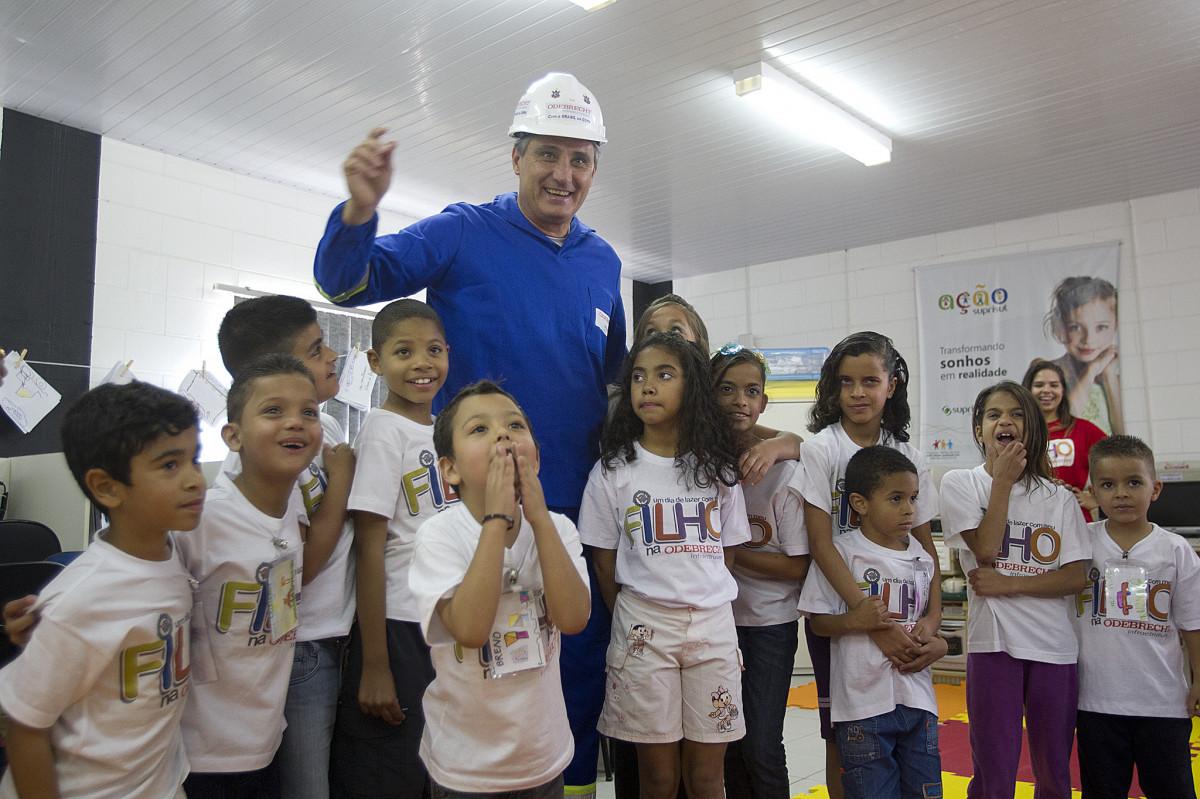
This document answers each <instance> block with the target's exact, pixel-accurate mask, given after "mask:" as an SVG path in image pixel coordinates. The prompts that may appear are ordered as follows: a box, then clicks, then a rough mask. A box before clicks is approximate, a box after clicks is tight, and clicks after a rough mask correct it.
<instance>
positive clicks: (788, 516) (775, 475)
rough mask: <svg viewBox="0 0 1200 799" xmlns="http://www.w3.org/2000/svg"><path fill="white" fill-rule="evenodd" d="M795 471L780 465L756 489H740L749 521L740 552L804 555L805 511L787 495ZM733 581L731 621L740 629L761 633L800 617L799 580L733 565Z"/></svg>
mask: <svg viewBox="0 0 1200 799" xmlns="http://www.w3.org/2000/svg"><path fill="white" fill-rule="evenodd" d="M799 465H800V464H799V461H780V462H779V463H777V464H775V465H774V466H772V467H771V469H770V470H769V471H768V472H767V475H766V477H764V478H763V479H762V480H760V481H759V483H758V485H755V486H752V485H749V484H747V485H743V486H742V493H743V494H744V495H745V499H746V510H747V512H748V513H749V516H750V540H749V541H747V542H746V543H744V544H742V549H750V550H754V551H756V552H775V553H779V552H782V553H783V554H785V555H806V554H808V536H807V535H806V534H805V532H804V507H803V505H802V504H801V502H800V498H799V497H797V496H796V494H795V493H793V492H791V491H789V490H788V483H789V482H790V481H791V479H792V473H793V472H795V471H796V468H797V467H798V466H799ZM739 551H740V550H739ZM733 578H734V579H735V580H737V584H738V595H737V598H736V599H734V600H733V619H734V622H735V623H736V624H738V625H739V626H743V627H765V626H767V625H771V624H784V623H785V622H789V621H795V620H796V619H798V618H799V617H800V612H799V611H798V610H796V600H798V599H799V598H800V581H799V580H786V579H781V578H779V577H767V576H766V575H764V574H759V573H758V572H755V571H751V570H750V569H747V568H744V567H742V566H738V565H736V564H735V565H734V567H733Z"/></svg>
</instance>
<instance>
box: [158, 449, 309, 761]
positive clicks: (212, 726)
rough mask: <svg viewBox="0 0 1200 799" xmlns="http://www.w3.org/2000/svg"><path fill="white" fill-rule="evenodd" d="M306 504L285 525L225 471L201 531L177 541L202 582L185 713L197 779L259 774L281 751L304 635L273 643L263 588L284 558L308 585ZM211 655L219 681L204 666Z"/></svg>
mask: <svg viewBox="0 0 1200 799" xmlns="http://www.w3.org/2000/svg"><path fill="white" fill-rule="evenodd" d="M299 497H300V495H299V494H298V493H296V492H293V493H292V496H291V501H290V502H289V504H288V508H287V510H286V511H285V512H284V514H283V518H280V519H276V518H274V517H271V516H268V515H267V514H265V513H263V512H262V511H260V510H258V509H257V508H255V507H254V506H253V505H251V504H250V500H248V499H246V497H245V496H244V495H243V494H242V492H241V491H240V490H238V487H237V486H236V485H234V484H233V481H232V480H231V479H230V478H229V475H228V474H225V473H222V474H220V475H218V476H217V479H216V481H215V482H214V483H213V487H212V488H210V489H209V490H208V494H207V496H206V498H205V501H204V513H203V515H202V516H201V517H200V526H199V527H197V528H196V530H195V531H194V532H191V533H187V534H182V535H179V536H177V537H176V539H175V540H176V545H177V546H178V547H179V550H180V552H181V553H182V554H183V560H184V563H186V564H187V568H188V571H189V572H191V574H192V577H193V578H195V579H196V580H198V581H199V583H200V585H199V587H198V588H197V590H196V608H195V612H194V615H195V628H196V630H197V632H198V634H196V635H194V636H193V648H192V664H193V671H194V673H193V675H192V698H191V700H190V701H189V702H188V705H187V709H186V711H185V712H184V714H183V740H184V743H185V745H186V746H187V753H188V759H189V760H190V761H191V763H192V770H193V771H197V772H203V773H218V772H243V771H254V770H256V769H260V768H263V767H264V766H266V765H267V764H269V763H270V762H271V758H272V757H274V756H275V750H276V749H277V748H278V747H279V740H280V738H281V737H282V736H283V727H284V721H283V702H284V699H285V698H286V696H287V689H288V681H289V680H290V678H291V669H292V652H293V650H294V649H295V641H296V632H295V630H293V631H292V632H290V633H288V634H287V635H285V636H283V637H282V638H281V639H279V640H278V641H272V640H271V638H272V633H271V631H270V629H268V627H269V625H268V621H269V616H268V612H267V610H268V604H269V600H268V594H267V589H266V586H265V582H264V581H265V580H266V569H267V568H268V566H269V564H271V563H272V562H273V561H275V560H276V559H277V558H279V557H280V556H281V555H294V556H295V561H296V562H295V578H296V580H297V581H299V579H300V573H301V569H302V567H303V558H304V547H303V545H302V542H301V539H300V522H299V519H303V518H306V514H305V513H304V506H303V505H302V504H301V503H300V499H299ZM209 653H211V662H212V663H213V666H214V667H215V675H214V674H210V673H209V669H208V668H206V667H205V666H204V664H205V663H206V662H208V658H209ZM213 676H215V678H216V679H215V681H208V679H209V678H210V677H213Z"/></svg>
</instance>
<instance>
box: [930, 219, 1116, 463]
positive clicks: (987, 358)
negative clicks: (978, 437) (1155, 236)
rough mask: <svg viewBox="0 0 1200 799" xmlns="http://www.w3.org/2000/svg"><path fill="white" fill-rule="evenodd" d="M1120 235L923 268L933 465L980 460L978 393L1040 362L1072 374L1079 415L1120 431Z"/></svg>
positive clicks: (1070, 394) (1016, 377)
mask: <svg viewBox="0 0 1200 799" xmlns="http://www.w3.org/2000/svg"><path fill="white" fill-rule="evenodd" d="M1118 248H1119V243H1118V242H1110V243H1105V244H1102V245H1098V246H1097V245H1089V246H1086V247H1072V248H1070V249H1062V250H1048V251H1045V252H1031V253H1021V254H1019V255H1006V256H1000V257H996V258H984V259H979V260H974V261H963V262H959V263H954V264H939V265H937V266H922V267H917V269H916V287H917V326H918V332H919V336H920V359H921V361H920V363H921V451H922V452H924V453H925V455H926V457H928V458H929V462H930V465H933V466H941V467H944V468H965V467H971V466H975V465H976V464H979V463H982V461H983V459H982V457H981V456H980V455H979V450H978V449H976V447H975V439H974V435H973V431H972V429H971V407H972V405H973V404H974V402H975V397H976V396H977V395H978V394H979V392H980V391H981V390H982V389H984V388H986V387H987V386H990V385H992V384H994V383H997V382H999V381H1001V380H1012V381H1014V382H1017V383H1020V382H1021V379H1022V378H1023V377H1024V376H1025V371H1026V369H1028V367H1029V366H1030V364H1032V363H1033V362H1034V361H1036V360H1046V361H1052V362H1054V363H1056V364H1058V365H1059V366H1061V367H1062V368H1063V371H1064V372H1065V373H1066V376H1067V395H1068V398H1069V399H1070V403H1071V410H1072V413H1073V414H1074V415H1075V416H1077V417H1080V418H1083V419H1087V420H1088V421H1091V422H1094V423H1095V424H1097V425H1099V426H1100V427H1101V428H1102V429H1103V430H1104V431H1105V432H1106V433H1112V432H1123V425H1122V414H1121V394H1120V373H1119V369H1118V359H1117V296H1116V288H1117V263H1118V256H1119V249H1118Z"/></svg>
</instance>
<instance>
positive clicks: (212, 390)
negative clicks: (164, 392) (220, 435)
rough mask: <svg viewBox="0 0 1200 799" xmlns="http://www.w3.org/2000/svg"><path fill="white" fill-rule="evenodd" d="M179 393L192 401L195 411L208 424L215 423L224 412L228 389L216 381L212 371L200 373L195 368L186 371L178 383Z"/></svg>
mask: <svg viewBox="0 0 1200 799" xmlns="http://www.w3.org/2000/svg"><path fill="white" fill-rule="evenodd" d="M179 393H180V394H182V395H183V396H185V397H187V398H188V399H189V400H191V401H192V404H193V405H195V406H196V413H198V414H200V418H202V419H204V421H206V422H208V423H209V424H216V423H217V420H218V419H220V418H221V415H222V414H223V413H225V395H226V394H228V393H229V390H228V389H227V388H225V386H223V385H221V384H220V383H219V382H217V379H216V378H215V377H213V375H212V372H204V373H203V374H201V373H200V372H199V371H197V370H195V369H193V370H192V371H190V372H188V373H187V377H185V378H184V379H183V382H182V383H180V384H179Z"/></svg>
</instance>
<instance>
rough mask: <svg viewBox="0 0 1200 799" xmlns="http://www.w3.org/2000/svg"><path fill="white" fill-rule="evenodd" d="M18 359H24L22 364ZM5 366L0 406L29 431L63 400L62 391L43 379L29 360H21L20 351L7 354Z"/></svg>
mask: <svg viewBox="0 0 1200 799" xmlns="http://www.w3.org/2000/svg"><path fill="white" fill-rule="evenodd" d="M17 361H21V365H20V366H17ZM4 366H5V367H6V368H7V369H8V376H7V377H5V378H4V384H3V385H0V409H2V410H3V411H4V412H5V413H6V414H8V418H10V419H12V420H13V424H15V425H16V426H17V427H18V428H20V430H21V432H22V433H28V432H29V431H30V430H32V429H33V428H35V427H37V424H38V422H40V421H42V419H45V418H46V414H48V413H50V411H52V410H54V406H55V405H58V403H59V402H61V401H62V395H61V394H59V393H58V392H57V391H55V390H54V388H53V387H52V386H51V385H50V384H49V383H47V382H46V381H45V380H43V379H42V376H41V375H39V374H38V373H37V372H35V371H34V370H33V367H32V366H30V365H29V362H28V361H22V360H21V355H20V353H16V352H10V353H8V354H7V355H5V356H4Z"/></svg>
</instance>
